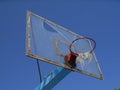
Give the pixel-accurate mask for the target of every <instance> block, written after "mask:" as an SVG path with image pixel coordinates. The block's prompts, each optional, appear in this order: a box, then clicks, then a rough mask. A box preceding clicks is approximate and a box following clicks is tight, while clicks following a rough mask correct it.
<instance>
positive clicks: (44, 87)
mask: <svg viewBox="0 0 120 90" xmlns="http://www.w3.org/2000/svg"><path fill="white" fill-rule="evenodd" d="M70 72H71V71H70V70H68V69H65V68H62V67H58V68H57V69H55V70H54V71H53V72H51V73H49V75H48V76H47V77H46V78H45V79H44V80H43V81H42V83H41V84H40V85H39V86H38V87H36V88H35V90H51V89H52V88H53V87H54V86H55V85H57V84H58V83H59V82H60V81H61V80H62V79H63V78H64V77H65V76H67V75H68V74H69V73H70Z"/></svg>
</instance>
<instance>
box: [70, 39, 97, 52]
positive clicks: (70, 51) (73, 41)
mask: <svg viewBox="0 0 120 90" xmlns="http://www.w3.org/2000/svg"><path fill="white" fill-rule="evenodd" d="M81 39H86V40H89V41H92V42H93V43H94V47H93V48H92V49H91V50H90V51H89V53H92V52H93V51H94V50H95V48H96V42H95V40H93V39H92V38H88V37H79V38H77V39H75V40H73V41H72V42H71V44H70V47H69V51H70V53H75V52H73V51H72V49H71V48H72V46H73V43H75V42H76V41H78V40H81ZM76 54H77V53H76Z"/></svg>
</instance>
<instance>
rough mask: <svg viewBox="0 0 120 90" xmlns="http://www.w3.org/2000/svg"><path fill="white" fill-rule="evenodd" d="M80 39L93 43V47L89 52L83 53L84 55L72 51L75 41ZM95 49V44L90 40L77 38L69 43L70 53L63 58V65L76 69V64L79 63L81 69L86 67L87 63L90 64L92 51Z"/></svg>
mask: <svg viewBox="0 0 120 90" xmlns="http://www.w3.org/2000/svg"><path fill="white" fill-rule="evenodd" d="M82 39H85V40H89V41H91V42H93V43H94V47H93V48H92V49H91V50H90V51H87V52H84V53H76V52H74V51H73V50H72V46H73V44H74V43H75V42H76V41H78V40H82ZM95 47H96V42H95V40H93V39H92V38H88V37H79V38H77V39H75V40H73V41H72V42H71V44H70V46H69V51H70V53H69V54H68V55H66V56H65V63H66V64H67V65H68V66H71V67H72V68H75V67H76V63H80V65H81V68H82V69H83V68H84V67H85V66H86V62H87V64H88V63H90V62H91V54H92V52H93V51H94V49H95Z"/></svg>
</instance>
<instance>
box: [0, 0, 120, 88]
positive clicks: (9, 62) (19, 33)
mask: <svg viewBox="0 0 120 90" xmlns="http://www.w3.org/2000/svg"><path fill="white" fill-rule="evenodd" d="M27 10H30V11H32V12H34V13H36V14H38V15H41V16H43V17H45V18H48V19H49V20H51V21H53V22H56V23H57V24H60V25H62V26H64V27H66V28H68V29H71V30H72V31H73V32H76V33H78V34H80V35H83V36H88V37H92V38H94V39H95V40H96V42H97V48H96V50H95V53H96V56H97V58H98V61H99V63H100V66H101V69H102V71H103V75H104V78H105V79H104V80H103V81H101V80H98V79H94V78H91V77H88V76H85V75H81V74H78V73H75V72H72V73H70V74H69V75H68V76H67V77H66V78H65V79H64V80H62V81H61V82H60V83H59V84H58V85H57V86H55V88H54V89H53V90H88V89H89V90H114V88H117V87H120V78H119V76H120V70H119V68H120V60H119V59H120V54H119V52H120V41H119V38H120V1H119V0H109V1H107V0H97V1H96V0H92V1H89V0H59V1H56V0H34V1H30V0H27V1H24V0H21V1H15V0H11V1H8V0H6V1H5V0H1V1H0V61H1V62H0V90H34V88H35V87H36V86H37V85H38V84H39V77H38V72H37V66H36V62H35V60H34V59H31V58H28V57H26V56H25V37H26V36H25V35H26V14H27ZM48 65H49V64H46V63H42V70H43V69H44V71H47V68H49V67H48ZM49 66H51V67H52V66H53V65H49Z"/></svg>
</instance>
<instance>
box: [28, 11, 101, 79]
mask: <svg viewBox="0 0 120 90" xmlns="http://www.w3.org/2000/svg"><path fill="white" fill-rule="evenodd" d="M26 35H27V36H26V42H27V47H26V51H27V52H26V54H27V56H29V57H31V58H35V59H38V60H42V61H44V62H48V63H51V64H54V65H57V66H61V67H64V68H66V69H70V70H72V71H76V72H79V73H82V74H85V75H88V76H91V77H95V78H98V79H103V76H102V72H101V69H100V66H99V63H98V61H97V58H96V56H95V53H94V52H92V54H91V57H90V58H89V60H87V61H84V60H83V61H82V62H81V61H80V62H78V63H77V66H76V68H71V67H69V66H68V65H66V64H65V61H64V57H65V55H67V54H68V53H70V51H69V47H70V43H71V42H72V41H73V40H74V39H76V38H79V37H82V36H80V35H78V34H76V33H74V32H72V31H70V30H68V29H66V28H64V27H62V26H60V25H58V24H55V23H53V22H52V21H49V20H47V19H45V18H43V17H41V16H38V15H36V14H34V13H32V12H28V13H27V34H26ZM90 49H92V43H91V42H90V41H89V40H87V39H83V40H80V41H77V42H76V43H75V44H74V45H73V46H72V50H73V51H74V52H76V53H85V52H87V51H89V50H90Z"/></svg>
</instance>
